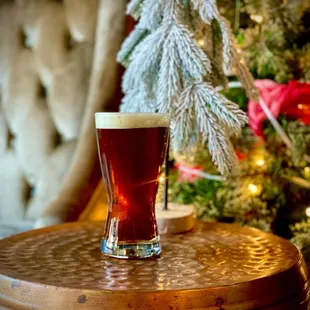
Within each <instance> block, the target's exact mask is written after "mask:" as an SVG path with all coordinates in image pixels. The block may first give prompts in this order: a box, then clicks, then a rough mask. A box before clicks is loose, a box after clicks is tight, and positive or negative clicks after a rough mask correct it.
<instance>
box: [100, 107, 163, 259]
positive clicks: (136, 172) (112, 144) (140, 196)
mask: <svg viewBox="0 0 310 310" xmlns="http://www.w3.org/2000/svg"><path fill="white" fill-rule="evenodd" d="M96 128H97V144H98V151H99V159H100V164H101V169H102V175H103V180H104V182H105V186H106V189H107V193H108V203H109V212H108V218H107V222H106V227H105V232H104V236H103V239H102V243H101V249H102V252H103V253H105V254H107V255H109V256H113V257H124V258H130V257H138V258H139V257H150V256H154V255H158V254H159V253H160V245H159V236H158V234H157V224H156V219H155V213H154V212H155V210H154V208H155V200H156V194H157V190H158V183H159V181H158V180H159V176H160V174H161V170H162V165H163V163H164V159H165V153H166V149H167V141H168V135H169V129H168V128H169V117H168V115H167V114H132V113H96Z"/></svg>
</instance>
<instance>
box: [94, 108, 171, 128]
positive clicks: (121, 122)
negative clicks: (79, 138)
mask: <svg viewBox="0 0 310 310" xmlns="http://www.w3.org/2000/svg"><path fill="white" fill-rule="evenodd" d="M170 121H171V117H170V114H168V113H135V112H132V113H122V112H96V113H95V123H96V128H97V129H117V128H118V129H122V128H123V129H125V128H127V129H129V128H155V127H169V123H170Z"/></svg>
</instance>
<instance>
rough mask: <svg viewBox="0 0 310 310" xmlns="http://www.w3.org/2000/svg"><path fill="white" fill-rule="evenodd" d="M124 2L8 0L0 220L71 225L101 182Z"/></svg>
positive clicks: (2, 10) (2, 36)
mask: <svg viewBox="0 0 310 310" xmlns="http://www.w3.org/2000/svg"><path fill="white" fill-rule="evenodd" d="M125 3H126V0H101V1H100V0H87V1H86V0H63V1H60V0H54V1H52V0H15V1H13V0H1V1H0V222H1V221H15V220H16V221H17V220H20V219H37V218H39V217H40V218H41V220H40V223H39V224H38V225H39V226H42V225H47V224H51V223H54V222H60V221H64V220H73V219H75V218H77V217H78V214H79V213H80V212H81V210H82V209H83V207H84V205H81V203H82V204H85V200H87V198H89V196H90V189H89V188H90V187H92V188H93V187H94V186H95V185H96V182H98V179H99V176H100V172H99V169H98V164H97V159H96V156H97V154H96V145H95V135H94V133H95V131H94V122H93V113H94V112H96V111H104V110H110V109H111V102H113V97H114V94H115V89H116V85H117V82H118V80H117V79H118V76H119V75H118V66H117V64H116V63H115V57H116V53H117V50H118V48H119V45H120V43H121V41H122V39H123V36H124V29H125V27H124V24H125V17H124V10H125Z"/></svg>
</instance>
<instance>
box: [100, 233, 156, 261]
mask: <svg viewBox="0 0 310 310" xmlns="http://www.w3.org/2000/svg"><path fill="white" fill-rule="evenodd" d="M101 252H102V253H103V254H105V255H107V256H110V257H115V258H123V259H134V258H150V257H154V256H158V255H159V254H160V252H161V247H160V243H159V236H157V237H155V238H154V239H152V240H150V241H141V242H138V243H117V242H109V241H108V240H106V239H102V240H101Z"/></svg>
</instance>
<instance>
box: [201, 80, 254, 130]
mask: <svg viewBox="0 0 310 310" xmlns="http://www.w3.org/2000/svg"><path fill="white" fill-rule="evenodd" d="M195 90H196V92H197V95H199V96H200V97H201V98H202V100H203V101H204V102H205V104H206V105H207V106H208V107H210V110H211V111H212V112H213V113H214V114H215V115H216V116H217V118H218V119H219V120H220V122H221V123H223V124H224V125H225V126H226V127H227V129H228V130H229V131H231V132H232V133H233V134H234V135H236V136H238V135H239V134H240V133H241V129H242V127H243V126H244V125H245V124H246V123H247V122H248V117H247V115H246V113H244V112H243V111H242V110H240V109H239V107H238V105H237V104H235V103H233V102H231V101H230V100H228V99H227V98H225V97H224V96H223V95H221V94H219V93H217V92H216V91H215V89H214V88H213V87H212V85H211V84H209V83H197V84H196V85H195Z"/></svg>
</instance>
